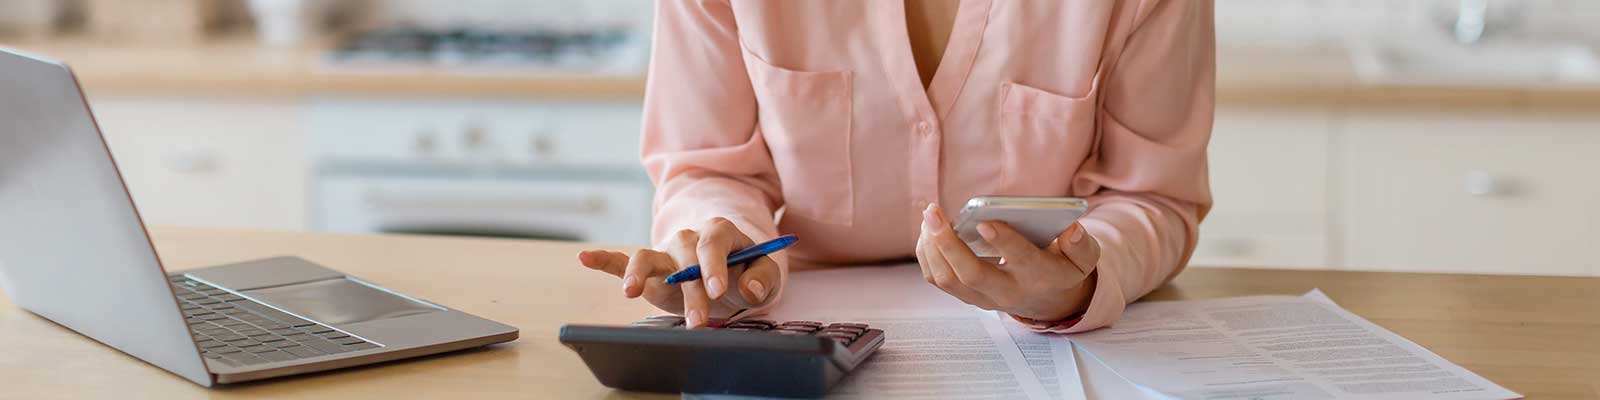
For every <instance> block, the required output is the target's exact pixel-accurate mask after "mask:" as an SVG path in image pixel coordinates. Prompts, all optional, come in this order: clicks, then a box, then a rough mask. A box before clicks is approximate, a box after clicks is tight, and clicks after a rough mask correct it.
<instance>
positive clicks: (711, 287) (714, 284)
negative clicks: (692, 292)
mask: <svg viewBox="0 0 1600 400" xmlns="http://www.w3.org/2000/svg"><path fill="white" fill-rule="evenodd" d="M722 289H723V286H722V278H721V277H715V276H713V277H710V278H706V294H707V295H710V296H711V297H712V298H717V297H720V296H722Z"/></svg>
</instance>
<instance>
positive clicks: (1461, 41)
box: [0, 0, 1600, 275]
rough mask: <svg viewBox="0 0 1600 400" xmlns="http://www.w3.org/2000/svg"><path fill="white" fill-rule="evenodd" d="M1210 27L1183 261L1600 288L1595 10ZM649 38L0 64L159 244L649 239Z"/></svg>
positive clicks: (1314, 10)
mask: <svg viewBox="0 0 1600 400" xmlns="http://www.w3.org/2000/svg"><path fill="white" fill-rule="evenodd" d="M884 1H899V0H884ZM1217 3H1218V4H1217V29H1218V37H1219V50H1218V56H1219V57H1218V58H1219V77H1218V78H1219V83H1218V106H1217V117H1218V118H1217V122H1216V129H1215V133H1214V139H1213V143H1212V148H1211V161H1212V168H1211V175H1212V181H1213V189H1214V192H1215V196H1216V200H1217V207H1216V208H1215V210H1214V211H1213V212H1212V214H1211V215H1210V217H1209V218H1207V220H1206V222H1205V223H1204V224H1203V226H1202V227H1201V231H1202V234H1201V242H1200V246H1199V249H1198V250H1197V254H1196V256H1195V258H1194V264H1196V265H1201V266H1205V265H1227V266H1262V267H1293V268H1330V269H1371V270H1405V271H1453V272H1484V273H1491V272H1492V273H1526V274H1562V275H1600V262H1597V261H1595V260H1596V257H1595V256H1594V255H1593V253H1594V250H1595V249H1596V248H1597V247H1600V246H1597V245H1600V228H1597V226H1600V179H1597V175H1600V157H1597V156H1595V155H1594V153H1595V152H1597V151H1600V112H1597V111H1600V58H1597V56H1596V47H1595V46H1596V45H1600V28H1596V27H1600V2H1596V1H1593V0H1521V1H1511V0H1218V1H1217ZM650 16H651V11H650V3H649V2H646V1H643V0H604V1H602V0H455V1H450V2H439V1H427V0H359V1H353V0H343V1H331V0H328V1H325V0H141V1H137V2H133V1H126V0H75V1H67V0H0V35H4V36H0V45H3V46H8V47H15V48H20V49H24V50H30V51H33V52H37V53H40V54H44V55H49V56H52V57H55V58H59V59H63V60H66V61H68V62H69V63H72V64H73V65H74V67H75V68H76V70H77V72H78V74H79V77H80V79H81V80H82V81H83V84H84V86H85V89H86V90H87V91H88V92H89V94H90V100H91V104H92V106H93V107H94V109H95V111H96V112H97V114H98V116H99V117H100V122H101V124H102V126H103V128H104V129H105V131H106V134H107V135H108V136H109V140H110V143H111V146H112V151H113V152H114V153H115V155H116V157H117V159H118V162H119V163H120V164H121V166H122V170H123V172H124V174H125V175H126V176H127V178H128V182H129V185H130V186H131V188H132V190H133V194H134V197H135V199H136V200H137V202H138V203H139V205H140V207H141V209H142V210H143V211H144V213H145V216H146V217H147V220H148V221H149V222H151V223H154V224H166V225H188V226H203V227H223V228H249V229H278V230H328V231H340V232H399V233H427V234H459V235H482V236H501V237H530V238H553V239H565V240H588V241H599V242H609V243H618V244H645V242H646V241H647V238H648V226H649V204H650V193H651V189H650V184H649V182H648V181H647V180H646V179H645V177H644V174H643V172H642V171H641V170H640V168H639V165H638V160H637V138H638V129H639V110H640V97H641V96H642V94H643V79H644V77H643V71H644V66H645V63H646V62H647V58H648V53H649V32H650Z"/></svg>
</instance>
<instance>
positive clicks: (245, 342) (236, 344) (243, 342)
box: [228, 339, 261, 348]
mask: <svg viewBox="0 0 1600 400" xmlns="http://www.w3.org/2000/svg"><path fill="white" fill-rule="evenodd" d="M228 344H230V345H233V347H238V348H245V347H252V346H260V345H261V342H257V341H254V340H250V339H245V340H240V341H237V342H229V343H228Z"/></svg>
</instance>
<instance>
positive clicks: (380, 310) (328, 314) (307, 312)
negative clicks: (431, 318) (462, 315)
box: [241, 278, 444, 325]
mask: <svg viewBox="0 0 1600 400" xmlns="http://www.w3.org/2000/svg"><path fill="white" fill-rule="evenodd" d="M241 293H244V294H246V295H249V296H250V297H254V298H255V299H256V300H260V301H261V302H264V303H267V304H271V305H273V306H277V307H279V308H282V309H284V310H285V311H288V312H291V313H294V314H299V315H300V316H302V317H306V318H308V319H311V320H313V321H316V322H321V323H324V324H330V325H340V324H353V323H357V322H364V321H372V320H379V319H386V318H396V317H404V316H407V315H416V314H425V313H430V312H437V311H444V309H443V308H439V307H436V306H433V305H430V304H426V303H421V302H417V301H414V300H411V299H407V298H405V297H401V296H397V295H394V294H392V293H389V292H386V291H383V290H378V289H376V288H373V287H372V286H368V285H366V284H364V283H361V282H357V281H353V280H350V279H347V278H335V279H327V280H321V281H315V282H307V283H297V284H293V285H286V286H277V287H270V288H263V289H252V290H245V291H242V292H241Z"/></svg>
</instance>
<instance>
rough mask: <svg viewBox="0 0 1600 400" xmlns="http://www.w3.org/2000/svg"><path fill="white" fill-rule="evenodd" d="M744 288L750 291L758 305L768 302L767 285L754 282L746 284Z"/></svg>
mask: <svg viewBox="0 0 1600 400" xmlns="http://www.w3.org/2000/svg"><path fill="white" fill-rule="evenodd" d="M744 287H745V288H747V289H750V294H751V295H754V296H755V297H756V299H755V300H756V302H757V303H760V302H763V301H767V285H762V284H761V281H757V280H752V281H750V282H747V283H745V284H744Z"/></svg>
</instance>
